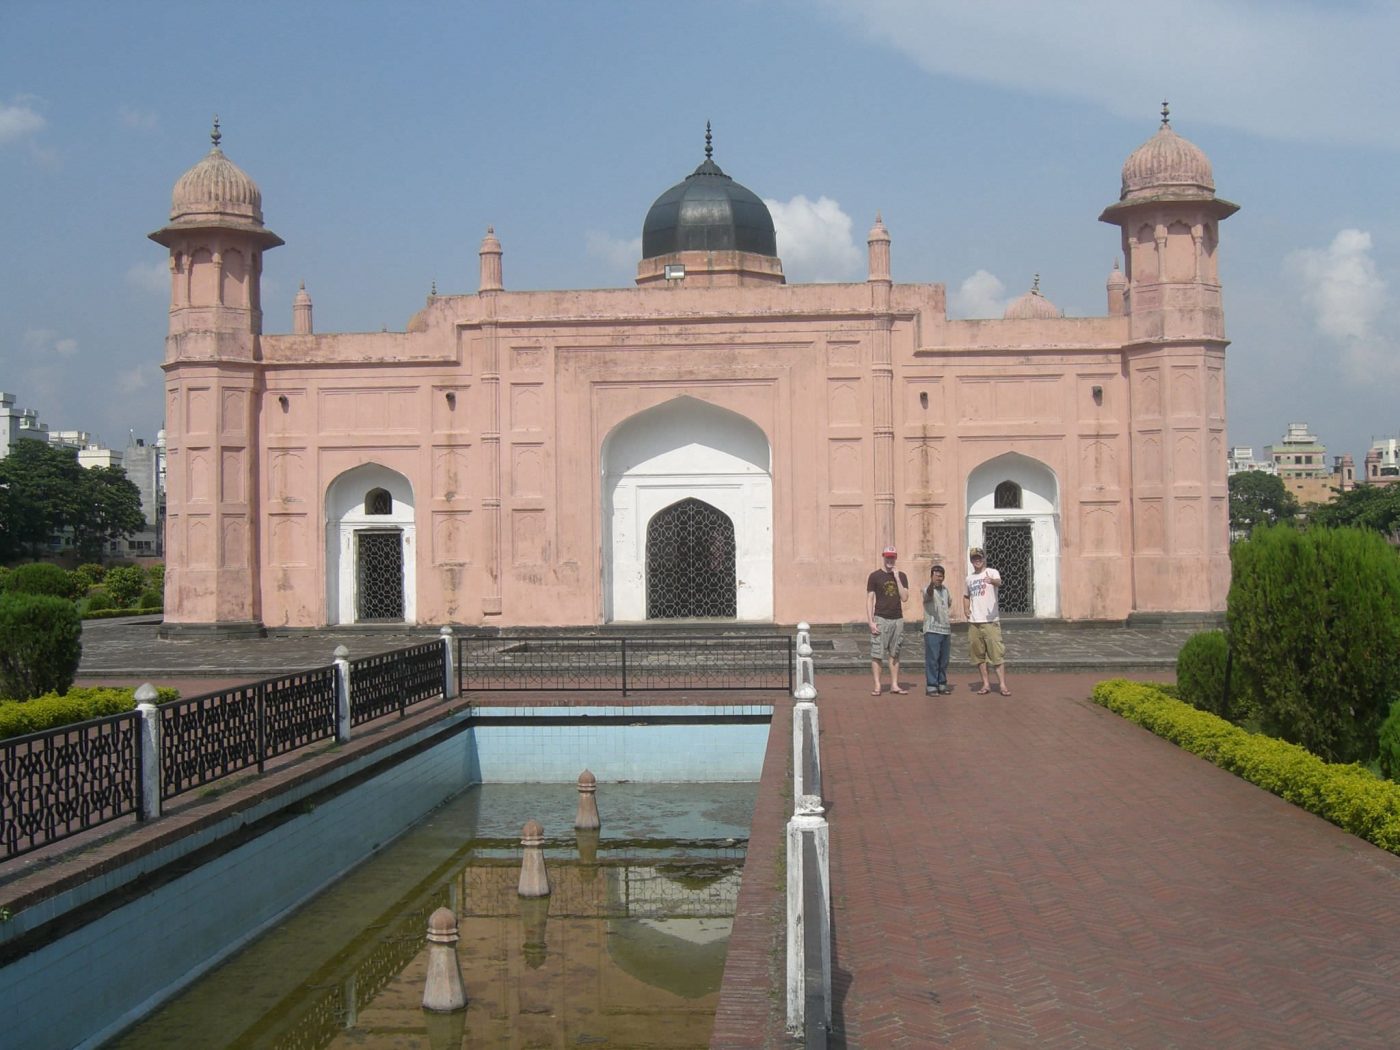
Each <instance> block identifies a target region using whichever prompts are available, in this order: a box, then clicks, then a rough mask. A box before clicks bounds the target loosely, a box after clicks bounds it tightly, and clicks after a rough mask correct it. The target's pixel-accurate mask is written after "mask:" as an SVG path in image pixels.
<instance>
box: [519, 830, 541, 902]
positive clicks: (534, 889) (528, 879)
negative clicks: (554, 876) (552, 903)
mask: <svg viewBox="0 0 1400 1050" xmlns="http://www.w3.org/2000/svg"><path fill="white" fill-rule="evenodd" d="M520 845H521V846H523V847H524V856H523V857H522V858H521V861H520V886H519V888H518V890H517V892H518V893H519V894H520V896H522V897H548V896H549V873H548V872H547V871H545V870H544V827H543V826H542V825H541V824H540V822H539V821H538V820H527V821H526V822H525V826H524V827H523V828H521V829H520Z"/></svg>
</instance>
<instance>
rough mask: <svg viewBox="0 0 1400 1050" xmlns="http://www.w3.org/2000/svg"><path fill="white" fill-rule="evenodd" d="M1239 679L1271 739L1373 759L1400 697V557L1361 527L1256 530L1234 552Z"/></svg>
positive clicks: (1233, 625) (1233, 630) (1232, 611)
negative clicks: (1382, 729)
mask: <svg viewBox="0 0 1400 1050" xmlns="http://www.w3.org/2000/svg"><path fill="white" fill-rule="evenodd" d="M1230 561H1231V563H1232V569H1233V571H1232V579H1231V584H1230V597H1229V602H1228V612H1227V617H1228V621H1229V626H1230V641H1231V647H1232V649H1233V652H1234V664H1235V668H1236V670H1238V671H1239V672H1240V674H1241V675H1242V676H1243V678H1244V686H1245V689H1246V690H1247V693H1248V695H1249V696H1250V697H1251V698H1252V700H1253V702H1254V703H1255V704H1256V705H1257V709H1258V714H1259V719H1260V722H1261V723H1262V725H1263V727H1264V729H1265V730H1266V731H1267V732H1269V733H1271V734H1272V735H1274V736H1278V737H1282V738H1283V739H1284V740H1288V741H1290V742H1292V743H1295V744H1299V745H1301V746H1303V747H1305V748H1307V749H1308V750H1309V751H1311V752H1313V753H1314V754H1316V755H1318V756H1320V757H1322V758H1325V759H1327V760H1328V761H1334V762H1336V761H1341V762H1354V761H1361V762H1365V761H1369V760H1370V759H1371V758H1373V757H1375V756H1376V754H1377V751H1378V734H1379V730H1380V725H1381V722H1382V720H1383V719H1385V717H1386V716H1387V714H1388V713H1389V711H1390V705H1391V703H1392V702H1394V701H1395V700H1397V699H1400V558H1397V557H1396V555H1395V552H1394V551H1393V550H1391V549H1390V547H1389V546H1388V545H1387V544H1386V542H1385V540H1384V538H1382V537H1381V536H1379V535H1377V534H1376V533H1374V532H1368V531H1366V530H1363V529H1324V528H1309V529H1305V530H1298V529H1294V528H1291V527H1288V526H1272V527H1262V528H1257V529H1255V530H1254V532H1253V533H1252V534H1251V535H1250V537H1249V539H1248V540H1246V541H1244V542H1242V543H1237V544H1235V545H1234V547H1233V548H1232V549H1231V551H1230Z"/></svg>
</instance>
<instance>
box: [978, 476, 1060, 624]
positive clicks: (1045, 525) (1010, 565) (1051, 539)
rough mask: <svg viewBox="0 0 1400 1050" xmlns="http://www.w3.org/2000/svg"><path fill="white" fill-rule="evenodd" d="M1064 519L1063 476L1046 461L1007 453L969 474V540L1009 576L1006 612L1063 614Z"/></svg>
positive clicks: (1004, 594)
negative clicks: (1060, 482)
mask: <svg viewBox="0 0 1400 1050" xmlns="http://www.w3.org/2000/svg"><path fill="white" fill-rule="evenodd" d="M1059 521H1060V485H1059V479H1058V478H1057V477H1056V476H1055V472H1054V471H1053V470H1051V469H1050V468H1049V467H1048V466H1046V465H1045V464H1044V463H1042V462H1041V461H1040V460H1038V459H1032V458H1031V457H1030V456H1025V455H1022V454H1021V453H1019V452H1007V453H1003V454H1002V455H999V456H995V457H993V458H991V459H989V460H987V461H985V462H984V463H982V464H980V465H979V466H977V467H976V468H974V469H973V471H972V472H971V473H970V474H969V475H968V478H967V543H968V546H969V547H984V548H987V563H988V564H989V565H991V566H992V567H993V568H995V569H998V570H999V571H1000V572H1001V574H1002V577H1003V579H1004V580H1006V583H1005V584H1004V585H1003V588H1002V611H1003V612H1004V613H1008V614H1012V615H1014V614H1017V613H1019V614H1022V615H1033V616H1057V615H1058V614H1059V608H1060V525H1059ZM998 562H1000V564H999V563H998Z"/></svg>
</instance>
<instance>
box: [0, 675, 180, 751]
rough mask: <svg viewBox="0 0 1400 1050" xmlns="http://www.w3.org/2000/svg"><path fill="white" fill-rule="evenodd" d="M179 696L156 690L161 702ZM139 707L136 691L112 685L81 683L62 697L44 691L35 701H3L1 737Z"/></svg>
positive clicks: (172, 692)
mask: <svg viewBox="0 0 1400 1050" xmlns="http://www.w3.org/2000/svg"><path fill="white" fill-rule="evenodd" d="M179 698H180V693H179V690H176V689H157V690H156V702H157V703H160V704H164V703H167V702H168V701H171V700H178V699H179ZM135 706H136V690H135V689H131V688H126V689H119V688H115V687H111V686H78V687H75V688H73V689H70V690H68V692H67V693H66V694H65V695H63V696H59V695H58V694H57V693H45V694H44V695H43V696H36V697H35V698H34V699H33V700H7V701H3V702H0V740H5V739H8V738H9V737H12V736H23V735H24V734H25V733H37V732H39V731H40V730H44V729H56V728H58V727H59V726H66V725H72V724H73V723H74V722H86V721H87V720H88V719H90V718H102V717H103V716H105V715H118V714H121V713H122V712H123V711H130V710H131V709H132V708H133V707H135Z"/></svg>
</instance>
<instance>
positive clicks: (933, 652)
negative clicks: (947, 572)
mask: <svg viewBox="0 0 1400 1050" xmlns="http://www.w3.org/2000/svg"><path fill="white" fill-rule="evenodd" d="M943 575H944V573H943V566H941V565H935V566H933V568H931V569H929V571H928V586H927V587H925V588H924V590H923V597H924V694H925V695H926V696H933V695H935V694H938V693H943V694H946V693H951V692H952V691H953V687H952V686H951V685H949V684H948V652H949V650H950V649H951V648H952V640H953V628H952V626H951V624H950V622H949V611H950V609H951V608H952V604H953V596H952V594H950V593H949V591H948V588H947V587H944V586H943Z"/></svg>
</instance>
